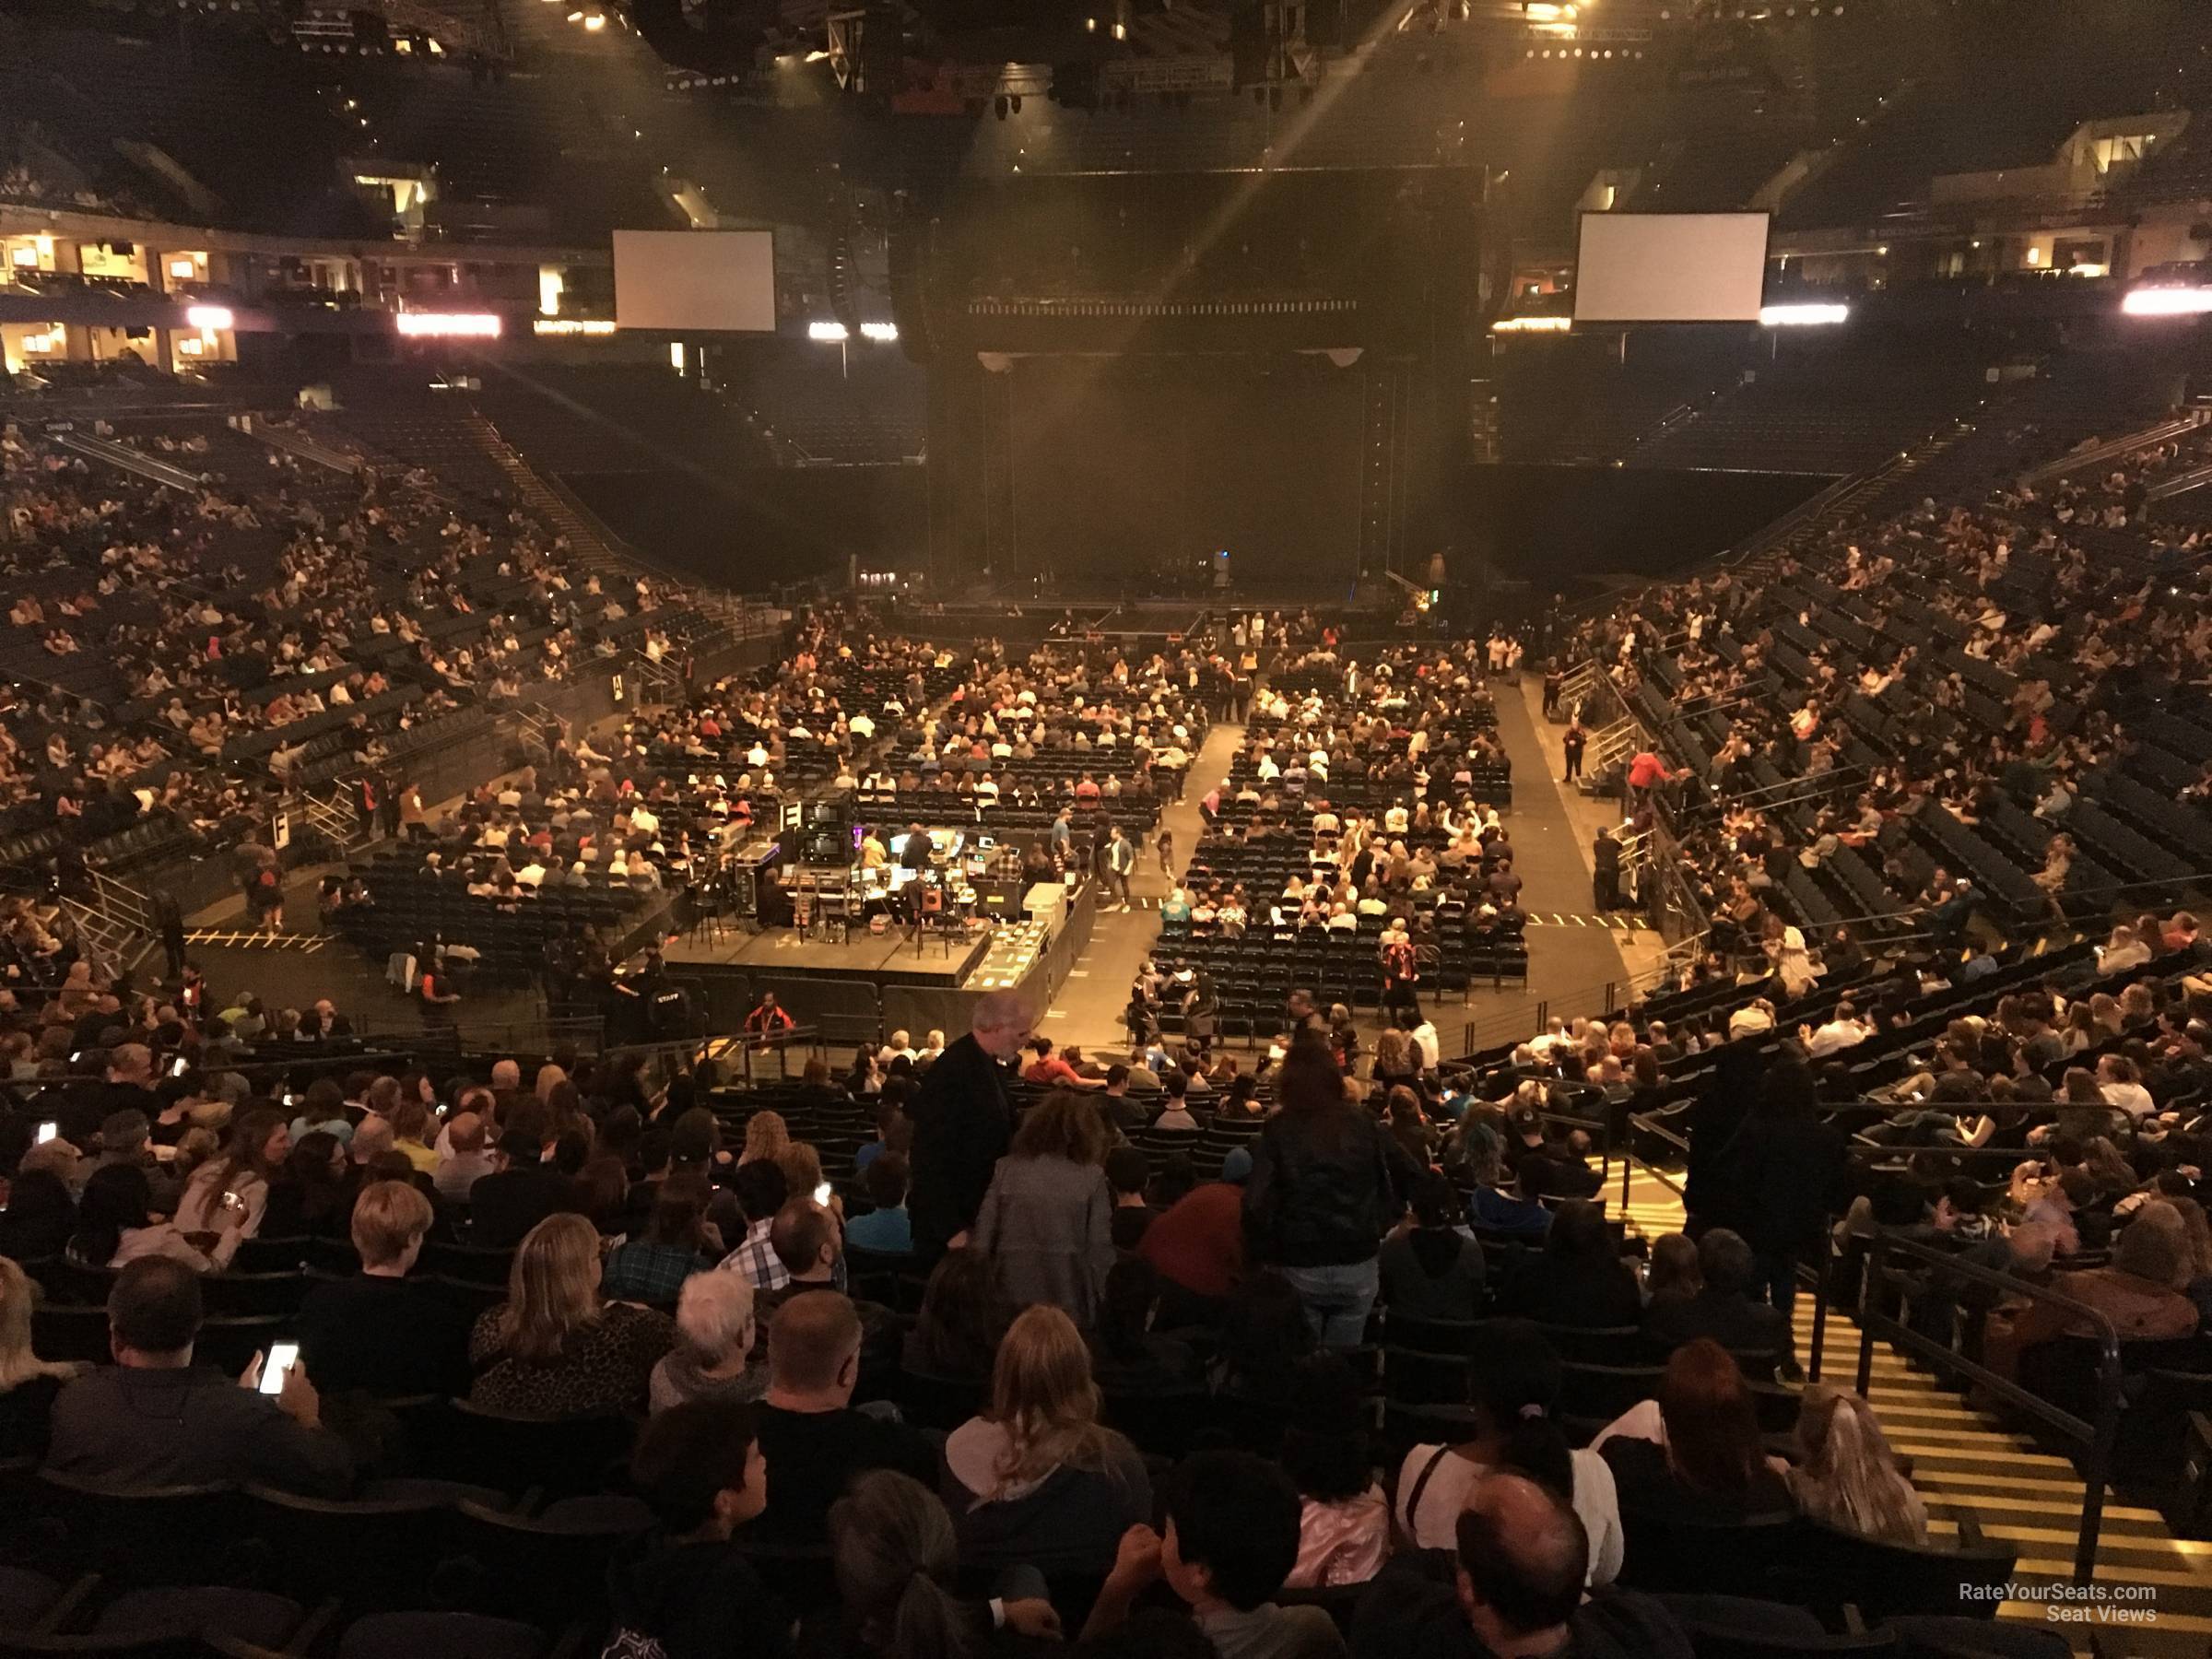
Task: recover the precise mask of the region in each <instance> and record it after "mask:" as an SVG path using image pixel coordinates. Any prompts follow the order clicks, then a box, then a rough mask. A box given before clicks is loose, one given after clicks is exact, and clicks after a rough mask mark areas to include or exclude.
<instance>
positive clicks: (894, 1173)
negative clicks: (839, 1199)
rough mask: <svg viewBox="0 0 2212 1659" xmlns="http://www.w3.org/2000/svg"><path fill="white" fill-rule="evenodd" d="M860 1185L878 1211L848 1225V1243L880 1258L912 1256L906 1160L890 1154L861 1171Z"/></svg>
mask: <svg viewBox="0 0 2212 1659" xmlns="http://www.w3.org/2000/svg"><path fill="white" fill-rule="evenodd" d="M860 1183H861V1185H862V1186H864V1187H865V1188H866V1189H867V1194H868V1202H869V1203H870V1204H872V1205H874V1206H876V1207H875V1208H874V1209H872V1210H870V1211H869V1212H868V1213H867V1214H866V1215H865V1216H855V1217H853V1219H852V1220H850V1221H848V1222H846V1223H845V1242H846V1243H847V1244H849V1245H852V1246H853V1247H854V1248H855V1249H859V1250H870V1251H874V1252H875V1253H877V1254H878V1255H911V1254H912V1253H913V1248H914V1229H913V1224H912V1222H911V1221H910V1220H909V1219H908V1218H907V1214H906V1159H903V1158H901V1157H900V1155H899V1154H898V1153H896V1152H886V1153H884V1154H882V1155H881V1156H880V1157H878V1158H877V1159H874V1160H873V1161H872V1162H871V1163H870V1164H869V1165H868V1167H867V1168H866V1169H865V1170H864V1171H861V1176H860Z"/></svg>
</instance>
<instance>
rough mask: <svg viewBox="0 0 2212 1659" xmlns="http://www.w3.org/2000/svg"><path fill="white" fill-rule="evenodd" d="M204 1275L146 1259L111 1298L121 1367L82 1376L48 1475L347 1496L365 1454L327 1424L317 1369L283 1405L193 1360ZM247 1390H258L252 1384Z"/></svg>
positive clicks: (62, 1403)
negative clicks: (356, 1463)
mask: <svg viewBox="0 0 2212 1659" xmlns="http://www.w3.org/2000/svg"><path fill="white" fill-rule="evenodd" d="M200 1319H201V1312H200V1278H199V1275H198V1274H196V1273H194V1271H193V1270H192V1269H191V1268H189V1267H187V1266H186V1265H184V1264H183V1263H182V1262H180V1261H176V1260H174V1259H173V1258H171V1257H169V1256H142V1257H140V1258H139V1259H138V1260H137V1261H135V1262H133V1263H131V1264H130V1265H128V1266H126V1267H124V1270H123V1271H122V1272H121V1273H120V1274H118V1275H117V1276H116V1278H115V1288H114V1289H112V1291H110V1292H109V1293H108V1346H109V1347H110V1349H111V1350H112V1352H113V1354H114V1356H115V1363H114V1364H113V1365H112V1366H103V1367H101V1368H100V1370H99V1371H94V1372H92V1373H91V1375H89V1376H86V1377H79V1378H78V1379H77V1380H76V1382H72V1383H70V1384H69V1386H68V1387H66V1388H65V1389H63V1390H62V1392H61V1394H60V1396H59V1397H58V1398H57V1399H56V1400H55V1401H54V1403H53V1442H52V1444H51V1446H50V1447H49V1448H48V1450H47V1453H46V1466H47V1468H49V1469H51V1470H52V1471H53V1473H55V1474H56V1475H63V1476H66V1477H69V1478H71V1479H73V1480H87V1481H93V1482H96V1483H99V1484H101V1485H106V1486H118V1487H145V1486H200V1485H208V1484H213V1483H215V1482H218V1481H227V1480H235V1481H246V1480H256V1481H261V1482H263V1483H265V1484H266V1485H269V1486H274V1487H279V1488H283V1489H284V1490H286V1491H291V1492H302V1493H305V1494H307V1495H309V1496H311V1497H319V1498H332V1497H337V1496H340V1495H342V1494H343V1493H344V1492H345V1490H346V1488H347V1486H349V1485H350V1484H351V1482H352V1479H353V1454H352V1453H350V1452H348V1451H347V1448H346V1442H345V1441H342V1440H340V1439H339V1438H338V1437H337V1436H336V1435H335V1434H333V1433H332V1432H331V1431H330V1430H327V1429H325V1428H324V1427H323V1426H322V1402H321V1399H320V1398H319V1397H318V1395H317V1394H316V1393H315V1389H314V1385H313V1384H312V1383H311V1382H309V1381H308V1378H307V1369H306V1367H304V1366H300V1365H294V1366H293V1367H291V1368H290V1369H289V1370H288V1371H287V1372H286V1373H285V1379H284V1387H283V1390H282V1391H281V1392H280V1393H279V1394H277V1397H276V1398H275V1399H271V1398H270V1397H269V1396H268V1395H267V1394H262V1393H260V1392H259V1391H258V1390H257V1389H255V1388H253V1386H251V1383H252V1382H255V1381H258V1379H259V1377H260V1372H261V1365H262V1361H261V1360H260V1359H255V1360H254V1362H253V1365H252V1367H250V1368H249V1369H248V1371H247V1372H246V1377H245V1378H244V1379H238V1378H232V1377H228V1376H225V1375H224V1374H223V1373H222V1372H221V1371H217V1370H216V1369H215V1368H214V1367H213V1366H209V1365H198V1366H195V1365H194V1364H193V1362H192V1347H193V1343H194V1340H195V1339H196V1338H197V1337H198V1335H199V1331H200ZM241 1381H243V1382H246V1383H247V1384H248V1385H247V1386H242V1387H241Z"/></svg>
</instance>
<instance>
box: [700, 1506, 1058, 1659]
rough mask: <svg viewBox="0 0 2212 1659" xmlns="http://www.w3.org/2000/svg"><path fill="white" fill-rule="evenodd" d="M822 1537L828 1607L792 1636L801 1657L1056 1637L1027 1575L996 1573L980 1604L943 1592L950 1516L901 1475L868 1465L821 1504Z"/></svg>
mask: <svg viewBox="0 0 2212 1659" xmlns="http://www.w3.org/2000/svg"><path fill="white" fill-rule="evenodd" d="M830 1567H831V1569H832V1571H834V1572H835V1573H836V1575H837V1597H838V1599H837V1607H836V1610H835V1611H834V1612H832V1613H829V1614H826V1615H823V1616H822V1617H821V1618H820V1620H819V1622H817V1620H816V1618H814V1617H812V1616H810V1617H809V1618H808V1621H807V1624H806V1629H805V1630H804V1631H803V1632H802V1634H801V1638H800V1649H801V1651H802V1652H803V1653H805V1654H806V1656H807V1659H983V1656H984V1655H987V1654H989V1653H993V1652H994V1651H995V1650H997V1649H998V1648H999V1647H1000V1646H1001V1645H1002V1643H1005V1645H1008V1646H1013V1645H1016V1644H1012V1643H1006V1642H1005V1638H1004V1637H1003V1636H1002V1635H1001V1632H1012V1633H1013V1634H1015V1635H1018V1636H1023V1637H1032V1638H1041V1639H1044V1640H1048V1641H1051V1640H1056V1639H1057V1638H1058V1637H1059V1634H1060V1616H1059V1615H1058V1614H1057V1613H1056V1612H1054V1611H1053V1604H1052V1602H1051V1601H1050V1600H1048V1599H1047V1598H1046V1595H1045V1588H1044V1580H1043V1578H1042V1577H1041V1575H1040V1574H1038V1573H1037V1572H1036V1571H1034V1570H1032V1569H1028V1568H1017V1569H1014V1570H1013V1571H1008V1572H1006V1573H1005V1574H1003V1575H1002V1577H1001V1585H1000V1587H1001V1589H1002V1591H1003V1592H1004V1594H1000V1595H994V1596H993V1597H992V1598H991V1599H990V1600H989V1601H988V1602H980V1601H969V1600H966V1599H964V1598H962V1597H960V1596H957V1595H955V1594H953V1593H952V1589H951V1585H952V1582H953V1578H954V1576H955V1574H956V1573H957V1572H958V1571H959V1535H957V1534H956V1533H955V1532H954V1530H953V1524H952V1517H951V1515H950V1514H948V1513H947V1512H946V1509H945V1505H944V1504H943V1502H941V1501H940V1500H938V1498H937V1495H936V1494H935V1492H932V1491H931V1490H930V1489H929V1488H927V1487H925V1486H924V1485H923V1484H922V1483H921V1482H920V1481H918V1480H915V1479H914V1478H913V1477H911V1476H907V1475H901V1474H900V1473H899V1472H898V1471H896V1470H894V1469H877V1470H875V1471H873V1472H872V1473H869V1474H866V1475H863V1476H862V1477H860V1478H859V1479H857V1480H855V1481H854V1482H853V1489H852V1490H851V1492H850V1493H848V1494H847V1495H846V1496H845V1497H842V1498H841V1499H839V1500H837V1501H836V1502H835V1503H834V1504H832V1505H831V1506H830ZM732 1651H735V1652H740V1653H742V1652H745V1650H743V1649H734V1650H732ZM747 1659H750V1656H749V1654H748V1655H747Z"/></svg>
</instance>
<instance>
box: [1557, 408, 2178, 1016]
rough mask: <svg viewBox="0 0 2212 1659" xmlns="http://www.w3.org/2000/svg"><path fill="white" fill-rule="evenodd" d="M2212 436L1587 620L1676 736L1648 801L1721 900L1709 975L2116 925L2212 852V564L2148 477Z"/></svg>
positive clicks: (1577, 652) (1662, 742) (1828, 542)
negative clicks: (1930, 942) (1975, 937)
mask: <svg viewBox="0 0 2212 1659" xmlns="http://www.w3.org/2000/svg"><path fill="white" fill-rule="evenodd" d="M2204 453H2205V449H2204V442H2203V441H2202V440H2201V439H2194V438H2192V439H2186V440H2183V441H2179V442H2178V443H2163V444H2159V445H2156V446H2152V447H2151V448H2148V449H2146V450H2145V451H2142V452H2140V453H2136V454H2134V455H2130V456H2126V457H2124V458H2123V459H2122V461H2121V462H2119V463H2118V464H2117V465H2115V466H2114V468H2113V469H2112V471H2111V472H2110V474H2109V475H2107V476H2103V477H2094V478H2088V479H2083V478H2078V477H2066V478H2064V479H2061V480H2059V481H2057V482H2055V483H2053V484H2047V485H2046V486H2044V487H2042V488H2033V487H2030V486H2028V485H2025V484H2017V485H2013V486H2009V487H2006V488H1998V489H1996V490H1994V491H1993V492H1991V493H1990V494H1989V496H1988V497H1987V498H1986V499H1984V500H1971V501H1963V500H1952V501H1945V500H1935V499H1933V498H1931V499H1928V500H1923V501H1922V502H1920V503H1919V504H1917V505H1916V506H1913V507H1912V508H1910V509H1908V510H1906V511H1904V512H1900V513H1897V514H1895V515H1893V516H1889V517H1886V518H1882V519H1878V520H1875V521H1871V522H1858V521H1851V522H1846V523H1845V524H1842V525H1841V526H1840V527H1838V528H1836V529H1834V530H1833V531H1830V532H1828V533H1826V534H1825V535H1823V536H1822V537H1821V538H1819V539H1818V541H1816V542H1814V543H1812V544H1811V545H1809V546H1806V547H1793V548H1792V549H1791V550H1788V551H1785V552H1784V553H1783V554H1782V555H1781V556H1779V557H1778V558H1777V559H1774V560H1772V561H1771V563H1769V564H1767V565H1766V566H1765V567H1763V568H1760V567H1757V566H1753V567H1747V568H1745V569H1743V570H1739V571H1722V572H1720V573H1719V574H1718V575H1714V576H1699V577H1694V578H1692V579H1691V580H1689V581H1688V582H1682V583H1675V584H1667V585H1664V586H1661V587H1659V588H1656V589H1653V590H1651V591H1650V592H1647V593H1645V594H1641V595H1640V596H1639V597H1638V598H1637V599H1636V600H1635V601H1633V602H1632V603H1631V604H1630V605H1629V606H1624V607H1622V608H1620V609H1618V610H1617V611H1613V612H1611V613H1608V614H1606V615H1603V616H1601V617H1597V618H1590V619H1587V620H1585V621H1584V622H1583V624H1582V625H1581V626H1580V627H1579V628H1578V629H1577V630H1576V632H1575V633H1574V635H1573V636H1572V639H1571V641H1570V643H1569V645H1568V647H1567V652H1566V654H1567V655H1568V656H1569V657H1571V658H1574V657H1583V658H1587V659H1590V660H1594V661H1596V662H1597V663H1599V664H1600V665H1603V666H1604V667H1605V669H1606V672H1607V674H1608V676H1609V677H1610V679H1611V681H1612V682H1613V686H1614V688H1615V689H1616V690H1617V691H1618V696H1619V699H1620V703H1621V706H1622V707H1624V708H1625V710H1626V711H1627V712H1630V713H1631V714H1633V715H1635V716H1636V717H1637V718H1639V719H1640V720H1641V721H1642V722H1643V723H1644V724H1645V727H1646V729H1647V730H1648V731H1649V732H1650V733H1651V735H1653V737H1654V738H1655V739H1656V747H1657V749H1658V751H1660V752H1659V753H1656V754H1651V755H1646V756H1641V757H1639V759H1640V760H1646V759H1648V760H1649V761H1650V768H1649V770H1648V771H1647V773H1646V775H1645V776H1644V777H1642V778H1631V779H1630V780H1629V784H1630V787H1629V789H1628V794H1629V805H1630V812H1631V815H1632V816H1633V817H1634V818H1636V820H1637V825H1636V827H1637V828H1639V829H1641V828H1644V827H1647V826H1648V825H1649V823H1650V822H1651V821H1653V819H1664V820H1665V822H1666V823H1667V824H1668V825H1669V826H1670V827H1671V828H1672V830H1674V832H1675V834H1676V837H1677V840H1678V841H1679V844H1680V847H1681V852H1682V856H1681V860H1680V862H1681V865H1682V866H1683V868H1684V870H1685V871H1686V873H1687V874H1688V877H1689V879H1690V882H1691V885H1692V887H1693V888H1694V891H1695V893H1696V896H1697V898H1698V900H1699V901H1700V905H1701V907H1702V909H1703V910H1704V912H1705V913H1706V915H1707V916H1708V917H1710V919H1711V920H1712V924H1713V927H1712V945H1713V949H1712V952H1711V953H1709V955H1708V956H1707V957H1706V958H1705V959H1703V960H1702V961H1701V962H1700V963H1699V964H1698V965H1697V968H1696V970H1695V971H1696V973H1697V975H1698V976H1699V977H1707V976H1710V975H1711V974H1713V973H1717V972H1726V971H1731V970H1734V969H1736V968H1738V967H1741V966H1744V965H1745V964H1747V963H1748V965H1749V967H1750V969H1751V970H1752V971H1756V972H1762V973H1763V972H1764V971H1767V967H1768V965H1770V964H1771V966H1772V967H1773V968H1775V969H1776V970H1778V971H1782V972H1783V973H1784V974H1785V976H1786V977H1787V978H1788V979H1789V981H1790V982H1791V983H1790V989H1791V991H1792V993H1793V994H1802V993H1803V992H1804V991H1805V990H1806V989H1808V988H1809V987H1810V986H1811V985H1812V984H1813V983H1814V982H1815V981H1816V979H1817V977H1818V975H1820V974H1821V973H1823V972H1825V971H1828V970H1829V968H1830V964H1831V959H1839V958H1840V959H1841V966H1842V967H1843V968H1845V969H1846V970H1848V968H1849V967H1850V966H1851V962H1852V959H1853V954H1854V953H1855V952H1856V951H1857V950H1858V949H1859V948H1860V947H1862V946H1865V945H1867V944H1870V943H1872V942H1874V941H1877V940H1878V939H1879V938H1881V937H1883V936H1884V935H1914V934H1923V933H1925V934H1930V935H1934V937H1935V939H1936V940H1937V942H1939V943H1941V944H1944V945H1946V946H1958V945H1960V944H1962V943H1963V942H1964V941H1965V938H1966V936H1967V932H1968V927H1969V924H1970V923H1973V924H1978V931H1979V932H1980V934H1981V935H1982V936H1983V938H1984V939H1985V941H1990V942H1996V941H2001V940H2002V939H2003V938H2005V937H2006V936H2007V935H2011V934H2015V933H2017V934H2018V935H2020V936H2028V935H2032V934H2033V933H2035V932H2037V931H2040V930H2041V928H2042V927H2043V926H2044V925H2045V924H2050V923H2052V922H2054V921H2072V922H2075V923H2077V924H2084V925H2095V924H2097V923H2098V922H2099V920H2100V918H2109V917H2110V916H2111V915H2112V912H2113V911H2114V909H2115V908H2116V907H2118V906H2121V905H2123V904H2124V902H2125V900H2126V898H2127V895H2128V892H2129V891H2130V890H2134V891H2137V892H2142V893H2147V894H2154V895H2155V894H2157V893H2159V892H2168V893H2171V892H2173V891H2176V890H2178V889H2179V888H2180V887H2181V886H2182V885H2184V884H2185V883H2186V882H2187V881H2188V880H2189V879H2191V878H2192V877H2194V875H2196V874H2198V873H2201V871H2202V870H2203V869H2204V868H2205V867H2206V862H2205V861H2206V851H2207V848H2212V833H2207V829H2208V827H2207V826H2206V823H2205V820H2204V819H2203V817H2202V814H2201V810H2187V809H2188V808H2192V807H2194V808H2200V809H2201V806H2202V801H2201V800H2200V799H2199V798H2198V797H2199V796H2201V795H2202V794H2203V793H2204V792H2203V791H2201V790H2200V789H2198V788H2197V787H2196V785H2197V783H2198V781H2199V779H2200V777H2201V775H2202V771H2203V769H2204V767H2205V764H2206V759H2208V758H2212V750H2208V749H2207V747H2206V727H2205V726H2204V725H2203V724H2202V723H2201V719H2200V718H2199V717H2200V716H2201V708H2202V698H2203V696H2204V694H2205V692H2206V688H2207V687H2212V628H2208V627H2207V624H2206V620H2205V611H2206V603H2205V602H2206V597H2207V595H2208V594H2212V586H2208V585H2207V584H2208V582H2212V577H2207V574H2206V567H2205V565H2204V563H2203V561H2202V560H2201V559H2196V558H2194V557H2193V555H2194V550H2195V549H2196V547H2197V545H2198V540H2199V536H2200V534H2201V533H2200V532H2199V531H2198V530H2197V529H2195V528H2194V527H2192V526H2190V525H2189V524H2187V523H2186V522H2185V521H2183V522H2181V523H2171V522H2168V521H2163V520H2151V519H2148V518H2146V517H2145V516H2144V514H2143V512H2142V496H2143V491H2144V489H2145V488H2146V487H2147V484H2148V483H2149V482H2151V481H2153V480H2155V479H2156V478H2157V477H2159V476H2161V475H2162V474H2164V473H2166V472H2170V471H2171V470H2173V469H2174V468H2176V467H2185V466H2187V465H2192V464H2195V463H2199V462H2201V460H2202V458H2203V455H2204ZM1607 707H1608V708H1611V707H1612V705H1611V704H1610V703H1608V705H1607ZM1594 717H1597V718H1611V715H1610V714H1609V713H1607V712H1604V711H1598V712H1596V713H1595V715H1594ZM1639 784H1642V785H1647V786H1646V787H1638V786H1637V785H1639ZM2176 807H2180V808H2183V809H2184V810H2182V811H2180V812H2179V813H2175V812H2174V811H2173V810H2172V809H2173V808H2176ZM1761 956H1763V957H1764V958H1765V959H1766V962H1765V963H1760V962H1759V961H1758V959H1759V957H1761Z"/></svg>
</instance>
